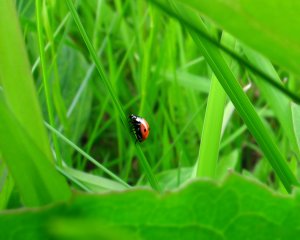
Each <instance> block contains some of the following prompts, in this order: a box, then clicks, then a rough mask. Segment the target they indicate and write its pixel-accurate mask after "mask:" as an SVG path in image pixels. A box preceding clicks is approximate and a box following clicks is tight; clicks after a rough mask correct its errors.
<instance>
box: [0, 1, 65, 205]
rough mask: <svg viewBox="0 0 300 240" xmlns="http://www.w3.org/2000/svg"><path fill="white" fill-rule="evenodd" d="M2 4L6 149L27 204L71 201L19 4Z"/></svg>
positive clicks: (0, 137)
mask: <svg viewBox="0 0 300 240" xmlns="http://www.w3.org/2000/svg"><path fill="white" fill-rule="evenodd" d="M0 9H3V13H2V14H0V24H1V28H0V49H1V57H0V76H1V77H0V83H1V86H2V88H3V90H1V91H0V116H1V124H0V151H1V153H2V156H3V159H4V160H5V162H6V165H7V167H8V169H9V172H10V174H11V175H12V176H13V178H14V181H15V184H16V186H17V187H18V189H19V191H20V193H21V197H22V199H23V202H24V204H25V205H26V206H38V205H43V204H46V203H51V202H54V201H60V200H66V199H68V198H69V197H70V195H71V191H70V189H69V187H68V185H67V182H66V181H65V179H64V178H63V177H62V176H61V175H59V173H57V172H56V170H55V168H54V165H53V158H52V154H51V151H50V145H49V142H48V138H47V134H46V130H45V127H44V126H43V121H42V114H41V110H40V108H39V105H38V101H37V96H36V92H35V88H34V85H33V79H32V76H31V73H30V67H29V63H28V59H27V55H26V50H25V46H24V42H23V41H24V40H23V36H22V34H21V31H20V28H19V25H18V21H17V16H16V12H15V9H14V3H13V2H12V1H7V0H4V1H0ZM7 23H9V24H7ZM24 173H25V174H24Z"/></svg>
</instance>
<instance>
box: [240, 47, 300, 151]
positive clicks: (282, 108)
mask: <svg viewBox="0 0 300 240" xmlns="http://www.w3.org/2000/svg"><path fill="white" fill-rule="evenodd" d="M242 47H243V51H244V53H245V55H246V57H247V58H248V60H249V62H251V63H252V64H253V65H254V66H256V67H257V68H260V69H261V70H264V71H265V72H266V73H267V74H269V75H270V76H272V77H273V78H274V79H276V80H277V81H278V82H279V83H281V81H280V78H279V76H278V74H277V72H276V70H275V69H274V67H273V66H272V64H271V62H270V61H269V60H268V59H266V58H265V57H263V56H262V55H260V54H258V53H257V52H255V51H253V50H251V49H249V48H248V47H246V46H242ZM251 77H252V79H253V80H254V82H255V84H256V85H257V86H258V88H259V90H260V93H261V94H262V96H263V97H264V98H265V99H266V101H267V103H268V104H269V105H270V107H271V108H272V110H273V111H274V113H275V116H276V118H277V119H278V120H279V122H280V124H281V126H282V128H283V130H284V134H285V135H286V136H287V137H288V139H289V142H290V145H291V148H292V150H293V151H294V152H295V153H296V155H297V156H298V157H300V151H299V146H298V145H297V141H296V137H295V134H294V131H293V124H292V112H291V107H290V106H291V100H290V99H288V98H287V96H285V95H284V94H282V93H281V92H280V91H278V90H277V89H273V88H270V86H269V84H267V83H266V82H264V81H262V79H261V78H259V77H256V76H255V75H253V74H251Z"/></svg>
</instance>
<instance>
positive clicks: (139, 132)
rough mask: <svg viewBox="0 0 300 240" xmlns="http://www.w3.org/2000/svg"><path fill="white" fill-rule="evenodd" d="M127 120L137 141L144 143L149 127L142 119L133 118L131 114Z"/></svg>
mask: <svg viewBox="0 0 300 240" xmlns="http://www.w3.org/2000/svg"><path fill="white" fill-rule="evenodd" d="M129 119H130V123H131V126H132V130H133V132H134V134H135V136H136V139H137V141H139V142H143V141H145V140H146V139H147V137H148V135H149V131H150V127H149V124H148V123H147V121H146V120H145V119H144V118H142V117H139V116H135V115H133V114H131V115H130V116H129Z"/></svg>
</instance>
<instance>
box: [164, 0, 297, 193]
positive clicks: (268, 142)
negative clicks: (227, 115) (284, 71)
mask: <svg viewBox="0 0 300 240" xmlns="http://www.w3.org/2000/svg"><path fill="white" fill-rule="evenodd" d="M161 3H162V2H161ZM174 6H175V7H176V8H175V12H174V11H173V10H171V6H170V5H164V7H165V8H167V9H169V10H170V11H173V13H174V15H180V17H178V19H181V18H184V19H186V21H187V22H192V24H191V25H192V26H197V27H198V28H199V29H200V30H201V31H202V32H206V34H208V31H207V29H206V26H205V25H204V23H203V21H202V20H201V19H200V17H199V16H198V15H197V14H196V13H195V12H194V11H193V10H190V9H187V8H186V7H185V6H183V5H182V4H176V5H175V4H174ZM179 9H180V10H179ZM163 10H164V9H163ZM191 35H192V37H193V38H194V41H195V42H196V44H197V46H198V47H199V49H200V50H201V52H202V54H203V55H204V57H205V59H206V61H207V62H208V64H209V65H210V67H211V69H212V70H213V71H214V73H215V75H216V77H217V78H218V80H219V82H220V84H221V85H222V87H223V88H224V90H225V92H226V93H227V95H228V96H229V98H230V99H231V101H232V103H233V104H234V106H235V108H236V110H237V111H238V113H239V114H240V116H241V117H242V119H243V120H244V122H245V123H246V125H247V127H248V129H249V130H250V132H251V133H252V135H253V136H254V138H255V139H256V141H257V143H258V144H259V146H260V148H261V149H262V151H263V153H264V155H265V156H266V158H267V159H268V160H269V162H270V164H271V166H272V167H273V169H274V171H275V172H276V174H277V175H278V176H279V178H280V180H281V181H282V183H283V185H284V186H285V188H286V189H287V191H288V192H290V191H291V190H292V186H293V185H299V183H298V181H297V179H296V177H295V176H294V175H293V173H292V172H291V170H290V169H289V167H288V165H287V163H286V161H285V159H284V157H283V156H282V155H281V153H280V151H279V149H278V147H277V146H276V144H275V142H274V139H273V138H272V137H271V135H270V133H269V132H268V130H267V129H266V128H265V126H264V124H263V122H262V121H261V119H260V118H259V116H258V114H257V113H256V111H255V109H254V107H253V105H252V104H251V102H250V100H249V98H248V97H247V95H246V94H245V93H244V92H243V89H242V87H241V86H240V85H239V83H238V81H237V80H236V79H235V77H234V75H233V73H232V72H231V71H230V69H229V67H228V65H227V64H226V62H225V60H224V58H223V57H222V55H221V54H220V52H219V49H217V48H216V47H215V46H213V45H212V44H211V42H210V41H208V40H207V39H204V38H203V37H202V36H199V35H198V34H197V33H196V32H193V31H192V32H191Z"/></svg>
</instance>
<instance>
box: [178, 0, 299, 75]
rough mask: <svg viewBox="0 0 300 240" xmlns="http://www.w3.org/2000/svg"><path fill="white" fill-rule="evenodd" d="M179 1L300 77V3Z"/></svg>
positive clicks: (213, 0)
mask: <svg viewBox="0 0 300 240" xmlns="http://www.w3.org/2000/svg"><path fill="white" fill-rule="evenodd" d="M176 1H178V2H182V3H184V4H186V5H187V6H190V7H192V8H194V9H196V10H197V11H199V12H201V13H202V14H203V15H205V16H206V17H208V18H210V19H211V20H212V21H214V22H215V23H216V24H217V25H218V26H220V27H221V28H223V29H225V30H227V31H228V32H230V33H231V34H232V35H234V36H235V37H237V38H238V39H240V40H241V41H243V42H244V43H246V44H248V45H249V46H251V47H252V48H254V49H256V50H258V51H259V52H261V53H263V54H265V55H266V56H267V57H269V58H270V59H271V60H273V61H274V62H275V63H277V64H279V65H281V66H283V67H286V68H288V69H290V70H291V71H293V72H294V73H296V74H300V69H299V61H298V59H299V58H300V45H299V42H300V32H299V11H300V2H299V1H280V0H273V1H259V0H235V1H227V0H212V1H205V0H176ZM254 36H255V37H254Z"/></svg>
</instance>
